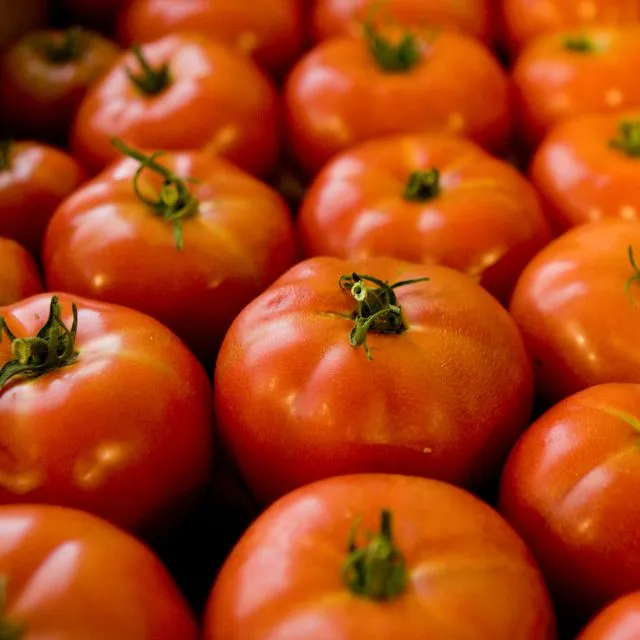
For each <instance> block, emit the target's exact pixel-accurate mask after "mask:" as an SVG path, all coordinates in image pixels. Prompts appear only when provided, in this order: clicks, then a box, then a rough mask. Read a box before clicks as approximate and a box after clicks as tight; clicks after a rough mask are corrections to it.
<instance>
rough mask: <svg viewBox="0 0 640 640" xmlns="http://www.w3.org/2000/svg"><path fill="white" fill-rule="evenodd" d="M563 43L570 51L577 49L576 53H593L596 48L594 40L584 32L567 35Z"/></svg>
mask: <svg viewBox="0 0 640 640" xmlns="http://www.w3.org/2000/svg"><path fill="white" fill-rule="evenodd" d="M562 44H563V46H564V48H565V49H567V50H568V51H575V52H576V53H593V52H594V51H595V50H596V45H595V43H594V42H593V40H591V38H589V36H587V35H586V34H584V33H581V34H580V35H571V36H565V37H564V38H563V39H562Z"/></svg>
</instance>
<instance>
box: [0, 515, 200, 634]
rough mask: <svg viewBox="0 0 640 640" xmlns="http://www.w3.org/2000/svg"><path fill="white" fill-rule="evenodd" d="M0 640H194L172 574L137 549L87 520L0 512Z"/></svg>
mask: <svg viewBox="0 0 640 640" xmlns="http://www.w3.org/2000/svg"><path fill="white" fill-rule="evenodd" d="M0 590H1V591H0V592H1V594H2V605H3V608H2V618H1V620H0V635H1V636H2V637H3V638H7V639H10V638H11V639H15V640H31V638H43V639H44V638H52V639H53V638H64V639H65V640H87V639H88V638H91V640H113V639H114V638H118V640H175V639H176V638H180V640H197V639H198V637H199V636H198V629H197V626H196V623H195V621H194V620H193V617H192V615H191V613H190V612H189V609H188V607H187V604H186V602H185V601H184V599H183V598H182V596H181V595H180V593H179V591H178V589H177V587H176V586H175V584H174V583H173V581H172V579H171V577H170V575H169V573H168V572H167V570H166V569H165V568H164V567H163V566H162V564H161V563H160V561H159V560H158V559H157V558H156V556H155V555H154V554H153V553H152V552H151V551H150V550H149V549H148V548H147V547H146V546H144V545H143V544H142V543H141V542H139V541H138V540H136V539H135V538H133V537H132V536H130V535H128V534H126V533H124V532H123V531H120V530H119V529H116V528H115V527H114V526H112V525H110V524H108V523H107V522H104V521H103V520H100V519H99V518H96V517H95V516H91V515H89V514H87V513H82V512H80V511H75V510H72V509H63V508H60V507H51V506H24V505H19V506H11V507H6V506H5V507H0Z"/></svg>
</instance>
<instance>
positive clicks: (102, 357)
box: [0, 294, 212, 532]
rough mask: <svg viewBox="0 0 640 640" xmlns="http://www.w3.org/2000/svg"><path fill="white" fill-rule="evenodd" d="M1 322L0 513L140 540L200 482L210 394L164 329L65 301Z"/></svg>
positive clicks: (40, 304)
mask: <svg viewBox="0 0 640 640" xmlns="http://www.w3.org/2000/svg"><path fill="white" fill-rule="evenodd" d="M72 303H75V304H76V305H77V325H76V326H75V327H74V322H72V320H74V321H75V318H74V316H75V314H73V313H72ZM0 315H1V316H2V319H3V326H2V331H3V333H4V334H5V335H4V336H3V339H2V341H1V342H0V364H1V365H2V367H1V368H0V424H2V430H0V452H1V454H0V455H1V458H0V459H1V460H2V473H1V474H0V504H6V503H25V502H31V503H47V504H59V505H61V506H69V507H76V508H79V509H83V510H85V511H89V512H92V513H95V514H97V515H100V516H102V517H105V518H107V519H109V520H111V521H112V522H114V523H115V524H117V525H119V526H121V527H123V528H126V529H132V530H136V531H144V532H146V530H147V529H148V528H150V527H151V526H152V525H157V524H158V522H159V521H160V520H161V519H162V518H164V517H166V516H168V515H169V514H170V512H171V511H172V510H173V509H174V508H180V507H181V506H183V503H184V502H185V500H187V499H188V498H189V496H190V495H191V494H192V493H194V492H195V491H197V490H200V489H201V488H202V487H203V486H204V485H205V484H206V482H207V481H208V479H209V477H210V473H211V439H212V436H211V411H210V385H209V384H208V380H207V376H206V374H205V372H204V369H203V368H202V366H201V365H200V364H199V363H198V361H197V360H196V359H195V357H194V356H193V355H192V354H191V353H190V352H189V350H188V349H187V348H186V347H185V346H184V345H183V344H182V343H181V342H180V340H179V339H178V338H177V337H176V336H175V335H174V334H173V333H171V332H170V331H169V330H168V329H167V328H166V327H164V326H162V325H161V324H160V323H159V322H157V321H156V320H153V319H152V318H149V317H148V316H145V315H143V314H141V313H139V312H137V311H134V310H132V309H127V308H125V307H119V306H116V305H111V304H105V303H101V302H95V301H90V300H84V299H82V298H79V297H78V298H77V297H70V296H68V295H66V294H64V295H60V299H59V302H58V301H57V299H56V297H55V296H53V297H52V295H51V294H41V295H39V296H34V297H31V298H27V299H26V300H24V301H22V302H19V303H17V304H15V305H11V306H8V307H3V308H1V309H0ZM76 328H77V333H76ZM36 335H37V338H34V337H33V336H36ZM14 336H15V339H14Z"/></svg>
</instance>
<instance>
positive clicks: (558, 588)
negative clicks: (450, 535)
mask: <svg viewBox="0 0 640 640" xmlns="http://www.w3.org/2000/svg"><path fill="white" fill-rule="evenodd" d="M639 438H640V385H637V384H614V383H612V384H605V385H598V386H595V387H591V388H589V389H585V390H583V391H582V392H580V393H577V394H575V395H573V396H571V397H569V398H566V399H565V400H563V401H562V402H560V403H559V404H557V405H556V406H555V407H553V408H552V409H551V410H549V411H548V412H547V413H546V414H544V415H543V416H542V417H541V418H539V419H538V420H537V421H536V422H535V423H534V424H533V425H532V426H531V427H530V428H529V429H528V430H527V431H526V432H525V434H524V435H523V436H522V438H521V439H520V441H519V442H518V444H517V445H516V447H515V448H514V450H513V452H512V453H511V455H510V456H509V459H508V461H507V465H506V467H505V470H504V475H503V478H502V483H501V491H500V510H501V511H502V513H503V514H504V515H505V517H506V518H507V520H509V522H510V523H511V524H512V525H513V526H514V527H515V529H516V531H518V532H519V533H520V535H521V536H522V537H523V539H524V540H525V542H526V543H527V544H528V545H529V548H530V549H531V550H532V552H533V554H534V556H535V557H536V558H537V559H538V562H539V563H540V567H541V569H542V571H543V573H544V575H545V576H546V578H547V580H548V582H549V586H550V588H551V590H552V593H553V595H554V601H555V602H556V604H558V605H559V606H560V607H561V608H563V609H565V611H567V612H570V613H572V614H574V615H578V616H579V617H584V616H590V615H592V614H593V613H595V612H596V611H597V610H598V609H599V608H600V607H602V606H603V605H605V604H606V603H607V602H609V601H610V600H612V599H614V598H617V597H618V596H621V595H623V594H625V593H627V592H629V591H633V590H637V589H640V546H639V545H638V542H637V540H638V528H639V527H640V498H638V497H637V486H638V482H640V456H638V441H639Z"/></svg>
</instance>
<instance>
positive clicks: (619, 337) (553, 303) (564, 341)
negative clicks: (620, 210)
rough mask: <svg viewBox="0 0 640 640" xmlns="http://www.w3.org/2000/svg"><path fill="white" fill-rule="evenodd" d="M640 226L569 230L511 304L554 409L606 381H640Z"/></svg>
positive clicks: (608, 224) (603, 224)
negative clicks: (631, 251)
mask: <svg viewBox="0 0 640 640" xmlns="http://www.w3.org/2000/svg"><path fill="white" fill-rule="evenodd" d="M629 246H631V247H634V248H636V250H637V252H638V253H639V254H640V225H639V224H638V223H637V222H633V221H626V220H603V221H600V222H594V223H591V224H588V225H584V226H581V227H576V228H575V229H573V230H571V231H568V232H567V233H566V234H565V235H563V236H561V237H560V238H558V239H557V240H555V241H554V242H552V243H551V244H549V245H548V246H547V247H546V248H544V249H543V250H542V251H541V252H540V253H539V254H538V255H537V256H536V257H535V258H534V259H533V260H532V261H531V263H530V264H529V265H528V266H527V268H526V269H525V270H524V271H523V273H522V276H521V277H520V280H519V281H518V284H517V286H516V288H515V291H514V293H513V298H512V300H511V314H512V316H513V317H514V318H515V320H516V322H517V323H518V325H519V327H520V329H521V331H522V334H523V336H524V338H525V342H526V344H527V347H528V349H529V352H530V354H531V356H532V357H533V360H534V363H535V371H536V382H537V387H536V388H537V390H538V392H539V393H540V395H541V396H542V397H543V398H544V399H546V400H547V401H548V402H549V403H553V402H557V401H558V400H560V399H562V398H564V397H566V396H568V395H571V394H572V393H575V392H576V391H580V390H581V389H584V388H585V387H590V386H593V385H595V384H602V383H605V382H640V370H639V369H638V362H639V361H640V350H639V346H638V340H637V327H638V323H639V322H640V306H639V304H640V290H639V289H638V284H637V283H632V286H631V287H630V288H629V291H628V293H629V295H625V284H626V283H627V282H628V281H629V279H630V278H635V277H636V276H638V272H637V271H636V270H635V269H634V267H633V266H632V265H631V264H630V261H629V257H628V248H629ZM638 277H640V276H638Z"/></svg>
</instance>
